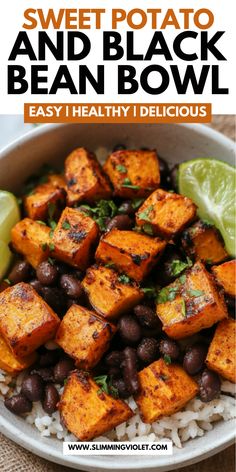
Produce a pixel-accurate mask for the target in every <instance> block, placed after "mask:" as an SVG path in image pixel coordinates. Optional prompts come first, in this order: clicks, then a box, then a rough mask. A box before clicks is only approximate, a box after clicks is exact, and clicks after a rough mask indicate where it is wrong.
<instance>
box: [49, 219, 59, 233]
mask: <svg viewBox="0 0 236 472" xmlns="http://www.w3.org/2000/svg"><path fill="white" fill-rule="evenodd" d="M49 226H50V228H52V230H53V231H54V229H56V226H57V224H56V221H54V220H52V221H50V223H49Z"/></svg>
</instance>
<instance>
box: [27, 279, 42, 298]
mask: <svg viewBox="0 0 236 472" xmlns="http://www.w3.org/2000/svg"><path fill="white" fill-rule="evenodd" d="M29 283H30V285H31V287H33V288H34V290H36V292H37V293H38V294H39V295H41V292H42V285H41V283H40V282H39V280H38V279H33V280H31V281H30V282H29Z"/></svg>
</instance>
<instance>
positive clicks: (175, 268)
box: [171, 258, 193, 276]
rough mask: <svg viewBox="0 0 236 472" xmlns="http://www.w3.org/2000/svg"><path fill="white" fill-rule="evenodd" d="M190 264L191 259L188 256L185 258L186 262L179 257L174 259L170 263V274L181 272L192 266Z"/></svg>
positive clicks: (174, 274) (175, 274)
mask: <svg viewBox="0 0 236 472" xmlns="http://www.w3.org/2000/svg"><path fill="white" fill-rule="evenodd" d="M192 265H193V263H192V261H191V259H189V258H187V262H183V261H181V260H179V259H175V260H174V261H172V263H171V275H173V276H177V275H179V274H180V273H181V272H183V270H185V269H187V268H189V267H192Z"/></svg>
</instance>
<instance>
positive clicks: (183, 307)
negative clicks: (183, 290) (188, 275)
mask: <svg viewBox="0 0 236 472" xmlns="http://www.w3.org/2000/svg"><path fill="white" fill-rule="evenodd" d="M182 315H183V317H184V318H185V317H186V305H185V301H184V299H182Z"/></svg>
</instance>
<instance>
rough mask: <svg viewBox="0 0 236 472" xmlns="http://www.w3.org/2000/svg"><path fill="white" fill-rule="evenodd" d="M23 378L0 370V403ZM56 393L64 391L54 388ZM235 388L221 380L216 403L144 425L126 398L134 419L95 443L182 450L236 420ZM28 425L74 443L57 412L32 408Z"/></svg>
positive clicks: (191, 405) (197, 403) (38, 406)
mask: <svg viewBox="0 0 236 472" xmlns="http://www.w3.org/2000/svg"><path fill="white" fill-rule="evenodd" d="M22 378H23V374H20V375H18V377H17V378H16V379H15V380H14V378H13V377H12V376H11V375H9V374H6V373H5V372H3V371H2V370H0V399H2V400H3V399H4V396H5V395H6V394H7V393H11V392H19V391H20V386H21V383H22ZM57 388H58V391H59V393H62V391H63V387H60V386H59V385H57ZM232 395H235V384H233V383H231V382H228V381H225V380H222V384H221V395H220V397H219V398H217V399H216V400H212V401H211V402H209V403H203V402H202V401H201V400H199V399H198V398H194V399H193V400H191V401H190V402H188V403H187V404H186V405H185V407H184V409H183V410H182V411H180V412H178V413H175V414H174V415H171V416H165V417H163V418H161V419H160V420H158V421H155V423H152V424H145V423H143V422H142V420H141V418H140V415H139V413H138V408H137V405H136V403H135V401H134V399H133V398H129V399H128V401H127V403H128V404H129V406H130V408H131V409H132V410H133V411H134V413H135V415H134V416H133V417H132V418H131V419H130V420H128V421H127V422H126V423H122V424H120V425H119V426H117V427H116V428H115V429H113V430H112V431H109V433H107V434H106V436H100V437H98V438H96V439H94V441H117V440H118V441H125V440H130V441H150V442H154V441H159V440H160V439H162V440H172V441H173V444H174V445H175V446H176V447H178V448H181V447H182V444H183V443H184V442H186V441H188V439H193V438H196V437H198V436H203V435H204V434H205V433H206V432H207V431H210V430H211V429H212V428H213V426H214V423H215V422H216V421H219V420H224V421H228V420H230V419H233V418H236V399H235V398H234V397H233V396H232ZM25 420H26V421H27V423H29V424H31V425H34V426H35V427H36V428H37V429H38V430H39V432H40V433H41V436H42V437H49V436H55V437H57V439H62V440H66V441H76V438H75V437H74V436H73V435H72V434H70V433H69V432H68V431H67V430H66V429H65V428H64V426H63V425H62V424H61V421H60V414H59V412H58V411H56V412H55V413H53V414H52V415H47V414H45V411H44V410H43V408H42V406H41V403H40V402H36V403H34V404H33V409H32V411H31V412H30V413H29V414H28V415H26V417H25Z"/></svg>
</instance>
